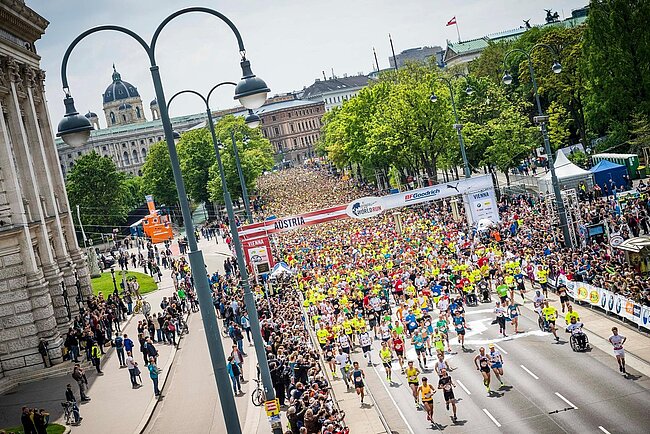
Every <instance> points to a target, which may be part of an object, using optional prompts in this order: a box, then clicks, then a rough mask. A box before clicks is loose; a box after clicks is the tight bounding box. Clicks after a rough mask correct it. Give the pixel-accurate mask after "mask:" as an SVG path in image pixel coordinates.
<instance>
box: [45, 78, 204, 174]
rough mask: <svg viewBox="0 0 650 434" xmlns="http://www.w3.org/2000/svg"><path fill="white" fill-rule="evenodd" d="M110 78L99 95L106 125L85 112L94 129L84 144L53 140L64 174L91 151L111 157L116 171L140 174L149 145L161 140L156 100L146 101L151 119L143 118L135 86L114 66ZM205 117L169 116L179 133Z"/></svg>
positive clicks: (95, 115) (92, 114) (140, 100)
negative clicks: (77, 144)
mask: <svg viewBox="0 0 650 434" xmlns="http://www.w3.org/2000/svg"><path fill="white" fill-rule="evenodd" d="M112 80H113V81H112V82H111V84H109V85H108V87H107V88H106V91H105V92H104V94H103V95H102V101H103V109H104V116H105V118H106V125H107V128H101V126H100V122H99V117H98V116H97V114H96V113H94V112H90V111H89V112H88V113H86V115H85V116H86V117H87V118H88V120H89V121H90V123H91V124H92V126H93V127H94V128H95V129H94V130H93V131H92V132H91V133H90V138H89V139H88V142H87V143H86V144H85V145H83V146H80V147H76V148H72V147H71V146H69V145H68V144H66V143H65V142H64V141H63V140H61V139H60V138H57V139H56V149H57V152H58V154H59V159H60V160H61V171H62V172H63V175H64V176H65V175H66V174H67V172H68V171H69V170H70V169H71V168H72V167H73V166H74V162H75V160H76V159H77V158H79V157H81V156H82V155H85V154H88V153H90V152H93V151H94V152H96V153H97V154H99V155H102V156H108V157H111V158H112V159H113V161H114V162H115V165H116V166H117V168H118V170H120V171H122V172H125V173H128V174H130V175H133V176H139V175H141V174H142V165H143V164H144V161H145V159H146V157H147V154H148V152H149V147H150V146H151V145H152V144H154V143H157V142H160V141H162V140H163V139H164V136H165V133H164V131H163V126H162V122H161V121H160V111H159V109H158V103H157V102H156V100H155V99H154V100H153V101H151V102H150V103H149V109H150V111H151V118H152V120H151V121H147V119H146V117H145V114H144V109H143V106H142V99H141V97H140V94H139V93H138V89H137V88H136V87H135V86H133V85H132V84H131V83H128V82H126V81H123V80H122V76H121V75H120V73H119V72H117V70H116V69H115V65H113V75H112ZM205 119H206V114H205V113H198V114H193V115H187V116H179V117H176V118H172V120H171V121H172V124H173V125H174V129H175V130H177V131H178V132H183V131H185V130H187V129H189V128H192V127H194V126H196V125H198V124H200V123H202V122H204V121H205Z"/></svg>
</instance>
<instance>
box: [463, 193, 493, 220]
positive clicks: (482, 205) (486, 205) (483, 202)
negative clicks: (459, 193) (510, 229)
mask: <svg viewBox="0 0 650 434" xmlns="http://www.w3.org/2000/svg"><path fill="white" fill-rule="evenodd" d="M467 200H468V202H469V211H470V213H471V215H472V221H474V222H478V221H479V220H482V219H488V220H491V221H493V222H498V221H499V208H498V206H497V201H496V199H495V197H494V189H493V188H488V189H486V190H483V191H477V192H475V193H468V194H467Z"/></svg>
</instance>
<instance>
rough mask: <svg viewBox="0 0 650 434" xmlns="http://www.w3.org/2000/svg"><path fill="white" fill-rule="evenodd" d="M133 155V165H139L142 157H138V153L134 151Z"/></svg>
mask: <svg viewBox="0 0 650 434" xmlns="http://www.w3.org/2000/svg"><path fill="white" fill-rule="evenodd" d="M132 155H133V164H138V163H139V162H140V156H139V155H138V151H136V150H135V149H134V150H133V152H132Z"/></svg>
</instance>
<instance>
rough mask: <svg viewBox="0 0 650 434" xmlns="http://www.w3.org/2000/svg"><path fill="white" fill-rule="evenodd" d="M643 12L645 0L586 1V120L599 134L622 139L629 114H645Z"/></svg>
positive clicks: (648, 45) (649, 86)
mask: <svg viewBox="0 0 650 434" xmlns="http://www.w3.org/2000/svg"><path fill="white" fill-rule="evenodd" d="M648 16H650V2H648V1H647V0H592V1H591V2H590V7H589V17H588V19H587V30H586V32H585V38H584V57H585V60H586V62H585V69H586V73H587V81H588V89H589V93H590V95H589V98H588V103H587V108H588V110H587V121H588V123H589V124H590V126H591V128H592V129H593V130H594V131H595V132H596V134H597V135H599V136H601V135H604V134H609V135H612V136H614V137H616V139H617V141H625V140H626V139H627V137H628V134H629V133H628V128H629V123H630V121H631V119H632V114H633V113H634V112H638V113H640V114H642V115H643V116H645V117H648V116H649V115H650V69H648V65H649V64H650V32H649V31H648ZM610 144H613V145H617V144H618V143H612V142H610Z"/></svg>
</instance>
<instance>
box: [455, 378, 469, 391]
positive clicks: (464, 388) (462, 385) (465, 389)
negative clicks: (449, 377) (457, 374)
mask: <svg viewBox="0 0 650 434" xmlns="http://www.w3.org/2000/svg"><path fill="white" fill-rule="evenodd" d="M456 383H458V385H459V386H460V388H461V389H463V390H464V391H465V393H467V394H468V395H471V394H472V392H470V391H469V390H467V387H465V385H464V384H463V383H461V382H460V381H459V380H456Z"/></svg>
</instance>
